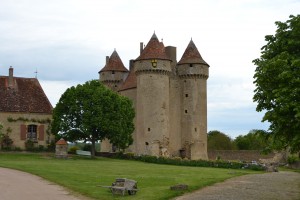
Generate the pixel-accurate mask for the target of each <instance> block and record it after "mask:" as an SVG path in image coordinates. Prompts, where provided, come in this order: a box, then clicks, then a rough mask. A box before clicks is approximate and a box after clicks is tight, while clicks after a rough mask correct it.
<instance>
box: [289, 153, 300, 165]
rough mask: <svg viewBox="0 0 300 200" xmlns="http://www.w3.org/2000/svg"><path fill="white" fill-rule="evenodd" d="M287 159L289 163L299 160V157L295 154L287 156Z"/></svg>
mask: <svg viewBox="0 0 300 200" xmlns="http://www.w3.org/2000/svg"><path fill="white" fill-rule="evenodd" d="M287 161H288V163H289V164H293V163H295V162H297V161H299V158H298V157H297V156H295V155H290V156H289V157H288V159H287Z"/></svg>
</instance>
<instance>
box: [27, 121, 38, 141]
mask: <svg viewBox="0 0 300 200" xmlns="http://www.w3.org/2000/svg"><path fill="white" fill-rule="evenodd" d="M27 139H31V140H37V125H32V124H31V125H28V126H27Z"/></svg>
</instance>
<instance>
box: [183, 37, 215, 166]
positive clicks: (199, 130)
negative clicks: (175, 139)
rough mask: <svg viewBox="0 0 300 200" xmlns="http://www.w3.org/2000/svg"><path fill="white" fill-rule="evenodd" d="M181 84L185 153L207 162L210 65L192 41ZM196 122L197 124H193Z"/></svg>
mask: <svg viewBox="0 0 300 200" xmlns="http://www.w3.org/2000/svg"><path fill="white" fill-rule="evenodd" d="M177 72H178V75H179V78H180V80H181V85H182V87H181V90H182V91H181V94H183V98H182V109H183V110H184V112H182V113H181V123H182V126H181V137H182V140H181V142H182V149H184V150H185V152H186V156H187V157H188V158H190V159H192V160H198V159H204V160H205V159H207V79H208V75H209V65H208V64H207V63H206V62H205V61H204V60H203V58H202V57H201V55H200V53H199V51H198V49H197V47H196V45H195V44H194V42H193V41H192V40H191V41H190V43H189V44H188V46H187V48H186V50H185V52H184V54H183V56H182V58H181V59H180V61H179V62H178V63H177ZM191 119H193V120H191Z"/></svg>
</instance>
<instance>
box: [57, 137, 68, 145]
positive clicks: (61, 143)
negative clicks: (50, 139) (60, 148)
mask: <svg viewBox="0 0 300 200" xmlns="http://www.w3.org/2000/svg"><path fill="white" fill-rule="evenodd" d="M56 144H58V145H66V144H68V143H67V142H66V141H65V140H64V139H63V138H60V140H58V141H57V142H56Z"/></svg>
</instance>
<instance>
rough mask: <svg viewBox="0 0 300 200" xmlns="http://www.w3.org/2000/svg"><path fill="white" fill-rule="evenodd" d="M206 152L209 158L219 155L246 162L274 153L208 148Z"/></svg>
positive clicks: (222, 157)
mask: <svg viewBox="0 0 300 200" xmlns="http://www.w3.org/2000/svg"><path fill="white" fill-rule="evenodd" d="M207 153H208V159H209V160H216V158H217V157H220V159H222V160H239V161H246V162H250V161H253V160H255V161H259V159H268V158H273V157H274V155H275V154H274V153H270V154H268V155H264V154H261V152H260V151H258V150H209V151H208V152H207Z"/></svg>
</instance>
